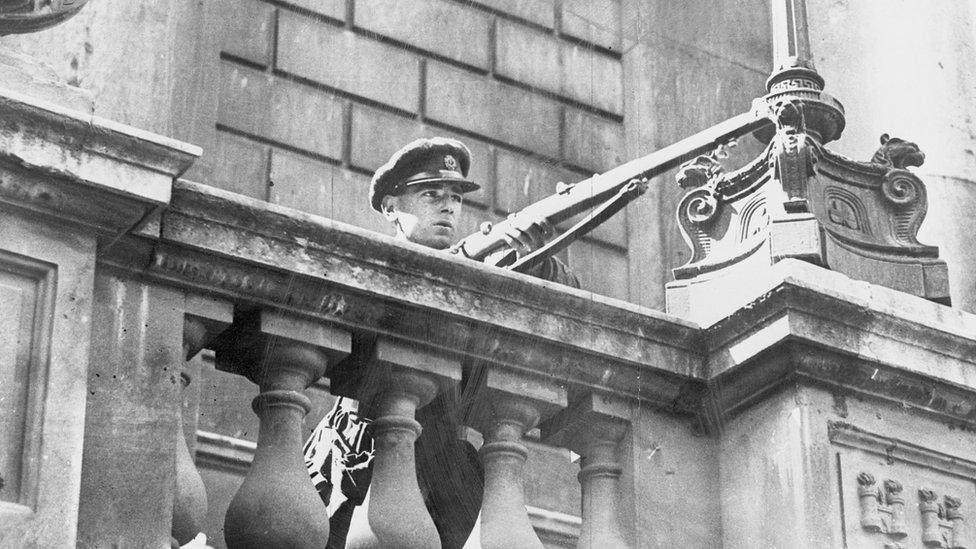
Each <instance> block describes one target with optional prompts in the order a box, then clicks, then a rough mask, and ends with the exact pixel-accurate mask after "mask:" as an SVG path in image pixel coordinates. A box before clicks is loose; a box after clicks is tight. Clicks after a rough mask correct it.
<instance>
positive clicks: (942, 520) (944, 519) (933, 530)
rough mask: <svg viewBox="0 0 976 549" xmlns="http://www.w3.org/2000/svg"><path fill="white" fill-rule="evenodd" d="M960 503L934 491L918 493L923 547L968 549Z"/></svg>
mask: <svg viewBox="0 0 976 549" xmlns="http://www.w3.org/2000/svg"><path fill="white" fill-rule="evenodd" d="M960 507H962V501H961V500H960V499H959V498H956V497H954V496H950V495H944V496H943V497H942V501H939V494H938V493H936V492H935V491H934V490H929V489H920V490H919V491H918V510H919V513H921V524H922V543H923V544H924V545H925V547H938V548H941V549H970V548H971V546H970V545H969V540H968V539H966V532H965V530H966V526H965V524H966V523H965V520H964V518H963V514H962V512H961V511H960Z"/></svg>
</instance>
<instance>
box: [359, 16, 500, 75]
mask: <svg viewBox="0 0 976 549" xmlns="http://www.w3.org/2000/svg"><path fill="white" fill-rule="evenodd" d="M488 24H489V16H488V15H487V14H485V13H484V12H482V11H480V10H476V9H472V8H470V7H468V6H465V5H464V4H463V3H457V2H450V1H445V0H433V1H430V2H423V3H421V4H405V3H403V2H398V1H397V0H367V1H365V2H357V3H356V26H359V27H362V28H364V29H367V30H369V31H372V32H375V33H377V34H382V35H384V36H388V37H390V38H393V39H395V40H398V41H401V42H405V43H407V44H410V45H412V46H416V47H418V48H420V49H423V50H427V51H430V52H433V53H435V54H438V55H442V56H444V57H448V58H450V59H454V60H457V61H460V62H462V63H466V64H468V65H472V66H475V67H478V68H482V69H487V68H488ZM422 28H436V29H437V32H417V29H422Z"/></svg>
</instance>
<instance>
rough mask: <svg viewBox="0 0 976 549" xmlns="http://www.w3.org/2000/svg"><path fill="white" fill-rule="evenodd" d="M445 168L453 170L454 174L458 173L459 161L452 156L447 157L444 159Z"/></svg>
mask: <svg viewBox="0 0 976 549" xmlns="http://www.w3.org/2000/svg"><path fill="white" fill-rule="evenodd" d="M444 166H445V167H446V168H447V169H449V170H451V171H452V172H456V171H458V161H457V158H454V157H453V156H451V155H446V156H445V157H444Z"/></svg>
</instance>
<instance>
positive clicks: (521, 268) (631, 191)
mask: <svg viewBox="0 0 976 549" xmlns="http://www.w3.org/2000/svg"><path fill="white" fill-rule="evenodd" d="M646 190H647V180H646V179H645V180H643V181H642V180H637V179H632V180H631V181H629V182H628V183H627V184H626V185H624V186H623V187H621V188H620V190H619V191H617V194H615V195H614V196H613V197H612V198H611V199H610V200H607V201H606V202H604V203H603V204H601V205H600V206H598V207H597V208H596V209H594V210H593V211H592V212H590V214H589V215H587V216H586V217H584V218H583V219H581V220H580V221H579V222H578V223H576V224H575V225H573V226H572V227H570V228H569V230H567V231H566V232H564V233H562V234H561V235H559V236H557V237H556V238H554V239H552V240H550V241H549V242H548V243H546V245H545V246H543V247H541V248H539V249H538V250H536V251H534V252H532V253H530V254H529V255H527V256H524V257H522V258H519V259H518V260H517V261H516V262H515V263H512V264H511V265H509V267H508V268H509V269H511V270H513V271H515V272H519V273H524V272H526V271H528V270H529V269H531V268H533V267H535V266H536V265H538V264H540V263H541V262H542V261H543V260H545V259H546V258H548V257H550V256H552V255H555V254H557V253H559V252H561V251H562V250H564V249H565V248H566V247H567V246H569V245H570V244H572V243H573V242H574V241H576V240H577V239H579V238H581V237H583V236H584V235H585V234H587V233H589V232H590V231H592V230H593V229H595V228H597V227H598V226H600V224H601V223H603V222H604V221H606V220H607V219H610V217H612V216H613V215H615V214H616V213H617V212H619V211H620V210H621V209H623V207H624V206H626V205H627V204H629V203H630V201H632V200H634V199H635V198H637V197H638V196H640V195H642V194H644V191H646Z"/></svg>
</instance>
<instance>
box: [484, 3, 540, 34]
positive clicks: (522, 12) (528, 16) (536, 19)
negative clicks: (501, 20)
mask: <svg viewBox="0 0 976 549" xmlns="http://www.w3.org/2000/svg"><path fill="white" fill-rule="evenodd" d="M472 3H473V4H480V5H482V6H485V7H487V8H490V9H493V10H498V11H500V12H503V13H506V14H508V15H511V16H514V17H518V18H519V19H524V20H526V21H529V22H532V23H536V24H538V25H542V26H544V27H547V28H550V29H551V28H552V27H553V22H554V14H555V7H554V4H555V0H532V1H531V2H524V1H519V0H472Z"/></svg>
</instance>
